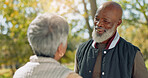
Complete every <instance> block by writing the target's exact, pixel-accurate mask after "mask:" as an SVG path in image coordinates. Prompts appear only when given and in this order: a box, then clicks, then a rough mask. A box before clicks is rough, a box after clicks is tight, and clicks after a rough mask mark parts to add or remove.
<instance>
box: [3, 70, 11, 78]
mask: <svg viewBox="0 0 148 78" xmlns="http://www.w3.org/2000/svg"><path fill="white" fill-rule="evenodd" d="M11 74H12V72H11V70H10V69H0V78H12V75H11Z"/></svg>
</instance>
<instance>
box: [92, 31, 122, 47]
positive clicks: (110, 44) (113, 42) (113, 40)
mask: <svg viewBox="0 0 148 78" xmlns="http://www.w3.org/2000/svg"><path fill="white" fill-rule="evenodd" d="M119 40H120V36H119V33H118V32H116V33H115V35H114V36H112V38H111V39H110V40H109V42H108V43H107V46H106V48H105V49H112V48H114V47H115V46H116V45H117V44H118V42H119ZM92 47H93V48H97V47H96V42H95V41H93V43H92Z"/></svg>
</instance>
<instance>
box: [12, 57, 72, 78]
mask: <svg viewBox="0 0 148 78" xmlns="http://www.w3.org/2000/svg"><path fill="white" fill-rule="evenodd" d="M70 73H73V72H72V71H71V70H69V69H68V68H66V67H64V66H62V65H61V64H60V63H59V62H58V61H56V60H55V59H53V58H49V57H37V56H36V55H34V56H31V57H30V62H28V63H26V64H25V65H24V66H23V67H21V68H19V69H18V70H17V71H16V72H15V74H14V76H13V78H67V76H68V75H69V74H70Z"/></svg>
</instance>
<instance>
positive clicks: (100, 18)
mask: <svg viewBox="0 0 148 78" xmlns="http://www.w3.org/2000/svg"><path fill="white" fill-rule="evenodd" d="M115 14H116V13H114V12H112V11H111V10H110V9H109V8H107V9H102V8H100V10H98V11H97V13H96V15H95V18H94V25H95V27H94V30H93V33H92V36H93V39H94V40H95V41H97V42H103V41H105V40H107V39H109V38H110V37H111V36H112V35H113V34H114V33H115V32H116V29H117V20H118V18H117V17H116V15H115Z"/></svg>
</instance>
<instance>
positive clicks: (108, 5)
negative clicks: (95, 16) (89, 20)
mask: <svg viewBox="0 0 148 78" xmlns="http://www.w3.org/2000/svg"><path fill="white" fill-rule="evenodd" d="M102 10H103V11H104V10H105V11H106V12H112V15H115V16H116V17H118V19H122V8H121V6H120V5H119V4H118V3H116V2H113V1H108V2H105V3H103V4H102V5H101V6H100V7H99V9H98V11H102ZM98 11H97V12H98Z"/></svg>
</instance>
